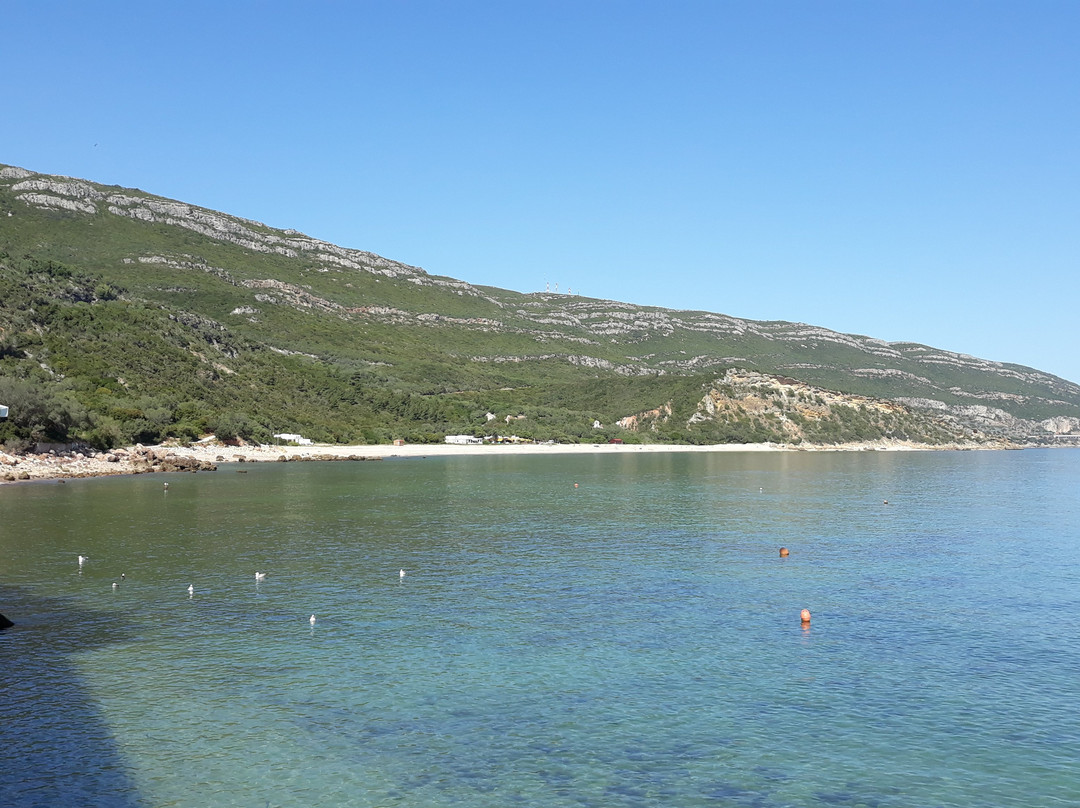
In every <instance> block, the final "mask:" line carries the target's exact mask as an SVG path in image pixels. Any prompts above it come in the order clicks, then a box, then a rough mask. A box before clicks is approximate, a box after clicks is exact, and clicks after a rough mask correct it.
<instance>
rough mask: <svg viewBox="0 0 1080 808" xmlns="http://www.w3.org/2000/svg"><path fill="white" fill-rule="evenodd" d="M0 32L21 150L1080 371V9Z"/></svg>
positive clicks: (437, 13) (278, 13) (796, 315)
mask: <svg viewBox="0 0 1080 808" xmlns="http://www.w3.org/2000/svg"><path fill="white" fill-rule="evenodd" d="M0 30H3V32H4V34H3V44H2V46H0V71H2V73H0V76H2V79H0V87H2V88H3V92H2V93H0V163H7V164H11V165H18V166H22V167H23V168H27V169H30V170H33V171H38V172H42V173H47V174H63V175H68V176H74V177H81V178H85V179H89V180H93V181H96V182H101V183H105V184H110V185H121V186H125V187H130V188H140V189H142V190H144V191H148V192H151V193H155V194H160V195H162V196H166V197H170V198H174V199H179V200H182V201H184V202H188V203H191V204H196V205H200V206H203V207H208V208H212V209H215V210H220V211H224V212H226V213H230V214H234V215H237V216H243V217H246V218H250V219H256V220H258V221H262V222H265V223H266V224H268V225H272V226H275V227H281V228H294V229H297V230H300V231H303V232H304V233H307V234H308V235H311V236H314V237H316V238H321V239H324V240H327V241H330V242H333V243H336V244H340V245H342V246H345V247H352V248H356V249H362V250H370V251H372V252H375V253H378V254H380V255H383V256H386V257H388V258H392V259H394V260H398V261H403V262H405V263H408V264H413V265H415V266H420V267H423V268H424V269H425V270H426V271H428V272H430V273H432V274H435V275H446V276H451V277H454V278H459V279H462V280H466V281H468V282H470V283H473V284H483V285H490V286H497V287H501V288H504V289H514V290H517V291H521V292H531V291H542V290H544V289H546V288H550V289H551V290H552V291H554V290H555V288H556V285H557V286H558V290H559V291H560V292H567V291H571V292H573V293H574V294H581V295H585V296H588V297H597V298H605V299H611V300H620V301H626V302H631V303H638V304H644V305H655V306H664V307H668V308H675V309H694V310H705V311H713V312H721V313H724V314H729V315H733V316H736V317H744V318H750V319H756V320H789V321H795V322H804V323H810V324H813V325H818V326H823V327H825V328H830V329H833V330H836V331H842V332H845V333H854V334H864V335H868V336H872V337H877V338H880V339H885V340H890V341H910V342H919V343H923V344H927V345H932V346H934V347H937V348H944V349H947V350H951V351H956V352H959V353H966V354H971V355H974V356H979V357H981V358H984V359H992V360H997V361H1002V362H1015V363H1018V364H1023V365H1029V366H1032V367H1035V368H1038V369H1040V370H1044V371H1047V372H1050V373H1054V374H1056V375H1059V376H1062V377H1064V378H1067V379H1069V380H1071V381H1074V382H1080V350H1078V348H1080V317H1078V316H1077V308H1078V306H1077V303H1078V301H1077V288H1078V278H1080V271H1078V270H1080V261H1078V257H1080V216H1078V214H1080V47H1077V44H1076V43H1077V36H1078V34H1080V3H1077V2H1072V0H1069V1H1068V2H1064V1H1062V2H1040V0H1034V2H1019V1H1017V2H996V1H995V0H980V1H979V2H961V1H959V0H958V1H957V2H949V1H948V0H904V1H903V2H894V1H892V0H875V1H874V2H865V0H847V1H841V0H818V1H813V2H811V1H810V0H797V1H796V0H792V1H791V2H780V1H779V0H746V2H734V1H731V2H726V1H725V0H713V1H712V2H699V1H697V0H687V1H686V2H678V1H677V0H673V1H672V2H663V3H660V2H637V1H636V0H619V1H618V2H615V1H614V0H597V1H596V2H589V0H573V1H567V2H563V1H562V0H552V2H531V0H513V2H506V0H503V2H472V1H470V0H416V2H410V0H398V1H396V2H390V0H385V1H384V2H365V0H354V2H320V1H319V0H309V2H303V3H301V2H281V1H280V0H279V1H276V2H275V1H273V0H267V1H266V2H252V1H251V0H230V2H220V0H215V1H214V2H202V1H201V0H185V2H182V3H147V2H142V1H140V2H109V0H99V1H98V2H93V3H90V2H86V0H79V1H78V2H73V1H72V2H68V1H67V0H63V1H61V0H0ZM0 226H2V225H0Z"/></svg>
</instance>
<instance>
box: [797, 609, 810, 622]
mask: <svg viewBox="0 0 1080 808" xmlns="http://www.w3.org/2000/svg"><path fill="white" fill-rule="evenodd" d="M799 619H800V620H802V622H803V623H809V622H810V610H809V609H803V610H802V611H801V612H799Z"/></svg>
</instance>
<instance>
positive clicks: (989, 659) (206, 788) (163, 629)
mask: <svg viewBox="0 0 1080 808" xmlns="http://www.w3.org/2000/svg"><path fill="white" fill-rule="evenodd" d="M239 469H243V470H244V471H245V472H246V473H237V472H238V470H239ZM166 479H168V481H169V483H170V488H169V490H168V491H167V492H166V491H165V490H163V485H162V484H163V482H164V481H165V480H166ZM574 483H578V487H577V488H575V487H574ZM1078 494H1080V452H1076V451H1069V450H1058V451H1024V452H997V453H993V452H966V453H925V454H924V453H918V454H899V453H881V452H867V453H852V454H768V455H764V454H751V453H747V454H719V455H714V456H706V455H684V454H664V455H653V454H649V455H631V456H627V457H619V456H600V457H588V456H574V457H563V458H552V457H544V458H521V457H501V458H500V457H494V458H460V459H427V460H407V461H406V460H400V461H384V462H381V463H329V464H321V463H319V464H316V463H308V464H293V463H290V464H262V465H248V466H223V467H222V469H221V470H219V471H218V472H216V473H206V474H198V475H169V476H167V477H166V476H164V475H147V476H140V477H132V478H115V479H101V480H86V481H72V482H69V483H67V484H40V485H22V486H7V487H4V488H0V612H3V613H4V614H7V615H8V616H9V617H11V618H12V619H14V620H15V621H16V622H17V623H18V625H17V627H16V628H14V629H10V630H8V631H6V632H0V693H2V696H3V697H2V698H0V748H3V749H4V750H5V752H6V754H5V765H4V766H3V768H2V770H0V805H3V806H5V808H21V807H22V806H38V805H40V806H58V805H81V806H110V807H111V806H200V807H202V808H213V807H214V806H233V805H237V806H257V807H258V808H262V807H263V806H314V805H320V806H361V807H364V806H384V807H386V806H410V808H425V807H426V806H432V807H433V808H437V807H438V806H451V805H453V806H465V808H469V807H470V806H493V807H494V806H500V807H501V806H514V805H521V806H530V808H532V807H533V806H535V807H536V808H547V807H548V806H599V807H604V808H606V807H607V806H615V807H616V808H617V807H618V806H654V805H655V806H677V807H678V808H684V807H686V808H692V807H693V806H761V807H762V808H765V807H766V806H841V807H842V808H843V807H846V806H881V807H882V808H885V807H886V806H910V807H911V808H923V807H924V806H1024V808H1030V807H1031V806H1053V805H1062V806H1074V805H1078V804H1080V642H1078V638H1077V634H1078V630H1077V626H1078V622H1077V621H1078V618H1080V497H1078ZM886 499H887V500H888V501H889V503H890V504H889V505H884V504H883V500H886ZM781 545H784V546H787V547H789V548H790V549H791V556H790V557H789V558H787V559H785V560H781V559H780V558H779V556H778V552H777V551H778V548H779V547H780V546H781ZM79 554H84V555H88V556H89V557H90V560H89V561H88V562H87V563H86V564H85V566H84V567H83V568H82V570H81V571H80V569H79V566H78V563H77V560H76V558H77V556H78V555H79ZM399 569H404V570H405V571H406V576H405V577H404V578H400V577H399V572H398V571H399ZM256 570H265V571H267V572H269V574H270V575H269V577H268V578H267V580H266V581H263V582H259V583H256V581H255V571H256ZM121 573H125V574H126V579H125V580H124V581H123V582H122V583H121V584H120V586H119V587H118V588H117V589H115V590H114V589H113V588H112V582H113V581H114V580H119V577H120V574H121ZM189 584H192V585H193V586H194V588H195V593H194V595H193V596H190V597H189V595H188V592H187V587H188V585H189ZM804 607H806V608H809V609H810V610H811V611H812V613H813V621H812V626H811V627H810V628H808V629H804V628H802V627H801V626H800V623H799V610H800V609H802V608H804ZM313 613H314V614H315V615H316V616H317V622H316V623H315V625H313V626H312V625H310V624H309V621H308V617H309V615H311V614H313Z"/></svg>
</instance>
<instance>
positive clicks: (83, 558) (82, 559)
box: [79, 555, 90, 567]
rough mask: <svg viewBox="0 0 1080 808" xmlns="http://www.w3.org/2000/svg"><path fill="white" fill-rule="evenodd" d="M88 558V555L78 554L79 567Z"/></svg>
mask: <svg viewBox="0 0 1080 808" xmlns="http://www.w3.org/2000/svg"><path fill="white" fill-rule="evenodd" d="M89 560H90V556H84V555H81V556H79V566H80V567H81V566H82V565H83V564H85V563H86V562H87V561H89Z"/></svg>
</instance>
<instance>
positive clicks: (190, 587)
mask: <svg viewBox="0 0 1080 808" xmlns="http://www.w3.org/2000/svg"><path fill="white" fill-rule="evenodd" d="M187 593H188V594H189V595H194V594H195V585H194V584H188V588H187Z"/></svg>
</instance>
